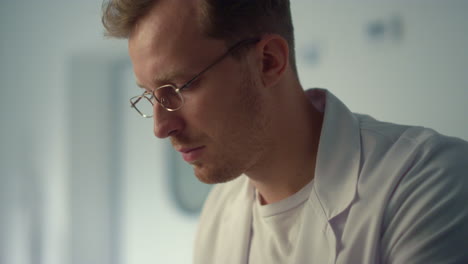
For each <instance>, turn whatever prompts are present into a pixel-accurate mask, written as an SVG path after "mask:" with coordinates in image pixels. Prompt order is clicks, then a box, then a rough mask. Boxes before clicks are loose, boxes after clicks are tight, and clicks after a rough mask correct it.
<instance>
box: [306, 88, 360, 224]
mask: <svg viewBox="0 0 468 264" xmlns="http://www.w3.org/2000/svg"><path fill="white" fill-rule="evenodd" d="M306 95H307V96H308V98H309V100H310V101H311V103H312V104H313V105H314V106H315V107H316V108H317V109H318V110H319V111H322V112H323V113H324V117H323V124H322V131H321V134H320V142H319V147H318V154H317V162H316V164H317V165H316V168H315V180H314V181H315V184H314V191H315V192H316V195H317V198H318V200H319V202H320V205H321V206H322V209H323V211H324V213H325V216H326V217H327V218H328V220H331V219H332V218H333V217H335V216H337V215H338V214H340V213H341V212H343V211H344V210H345V209H346V208H347V207H348V206H349V205H350V204H351V202H352V201H353V199H354V197H355V195H356V188H357V180H358V175H359V167H360V166H359V163H360V155H361V137H360V129H359V121H358V120H357V118H356V117H355V116H354V115H353V113H351V111H350V110H349V109H348V108H347V107H346V106H345V105H344V104H343V103H342V102H341V101H340V100H339V99H338V98H336V97H335V96H334V95H333V94H332V93H330V92H329V91H327V90H325V89H311V90H307V91H306ZM311 197H312V196H311Z"/></svg>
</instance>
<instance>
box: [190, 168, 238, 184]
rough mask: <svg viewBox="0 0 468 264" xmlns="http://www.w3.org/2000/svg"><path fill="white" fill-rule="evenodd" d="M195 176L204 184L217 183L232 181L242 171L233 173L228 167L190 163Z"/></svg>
mask: <svg viewBox="0 0 468 264" xmlns="http://www.w3.org/2000/svg"><path fill="white" fill-rule="evenodd" d="M192 165H193V170H194V173H195V176H196V177H197V178H198V180H199V181H201V182H203V183H206V184H217V183H225V182H229V181H232V180H234V179H236V178H237V177H239V176H240V175H241V174H242V173H235V172H234V171H232V170H228V169H215V168H209V167H206V166H203V165H201V164H192Z"/></svg>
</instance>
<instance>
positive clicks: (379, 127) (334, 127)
mask: <svg viewBox="0 0 468 264" xmlns="http://www.w3.org/2000/svg"><path fill="white" fill-rule="evenodd" d="M307 94H308V96H309V98H310V100H311V102H313V103H314V105H315V106H316V107H317V108H318V109H322V111H324V123H323V126H322V132H321V138H320V143H319V149H318V156H317V166H316V169H315V179H314V187H313V189H312V192H311V193H310V197H309V199H308V201H307V202H306V205H305V206H304V211H303V213H302V216H301V221H302V225H301V226H302V227H301V229H300V231H299V233H298V234H299V235H298V240H297V243H296V245H295V247H296V248H295V250H294V255H293V256H292V257H291V262H290V263H291V264H293V263H297V264H305V263H315V264H317V263H318V264H323V263H340V264H343V263H350V264H370V263H415V264H416V263H418V264H419V263H421V264H422V263H424V264H427V263H444V264H446V263H468V207H467V205H468V143H467V142H465V141H462V140H460V139H456V138H450V137H445V136H441V135H440V134H437V133H436V132H434V131H433V130H430V129H425V128H421V127H408V126H400V125H395V124H390V123H383V122H379V121H376V120H374V119H372V118H371V117H369V116H364V115H357V114H353V113H351V112H350V111H349V110H348V109H347V108H346V106H345V105H344V104H343V103H341V102H340V101H339V100H338V99H337V98H336V97H335V96H334V95H332V94H331V93H330V92H328V91H326V90H321V89H314V90H309V91H307ZM291 136H294V135H291ZM287 176H288V175H285V177H287ZM253 197H254V189H253V187H252V185H251V184H250V182H249V180H248V178H247V177H246V176H240V177H239V178H237V179H236V180H234V181H232V182H229V183H224V184H219V185H217V186H216V187H215V188H213V190H212V192H211V193H210V195H209V197H208V199H207V201H206V203H205V206H204V209H203V212H202V215H201V217H200V223H199V228H198V232H197V236H196V241H195V247H194V263H195V264H211V263H213V264H230V263H232V264H241V263H242V264H244V263H248V256H249V242H250V230H251V221H252V202H253ZM251 264H254V263H251ZM268 264H272V263H268Z"/></svg>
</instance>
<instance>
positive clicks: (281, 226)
mask: <svg viewBox="0 0 468 264" xmlns="http://www.w3.org/2000/svg"><path fill="white" fill-rule="evenodd" d="M312 186H313V181H311V182H309V183H308V184H307V185H306V186H304V187H303V188H302V189H301V190H299V191H298V192H297V193H295V194H293V195H292V196H289V197H287V198H285V199H283V200H281V201H279V202H276V203H272V204H267V205H261V204H260V196H259V195H258V192H257V191H256V192H255V200H254V203H253V206H252V216H253V217H252V227H251V241H250V251H249V264H264V263H269V264H274V263H289V257H290V256H292V255H293V252H294V248H295V245H296V244H297V237H298V236H297V232H298V231H299V230H300V225H301V221H300V218H301V212H302V209H303V208H304V204H305V202H306V201H307V200H308V199H309V195H310V192H311V190H312Z"/></svg>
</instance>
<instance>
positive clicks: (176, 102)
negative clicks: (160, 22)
mask: <svg viewBox="0 0 468 264" xmlns="http://www.w3.org/2000/svg"><path fill="white" fill-rule="evenodd" d="M154 95H155V96H156V98H157V100H158V102H159V103H160V104H161V105H162V106H163V107H164V108H166V109H168V110H176V109H178V108H180V107H181V106H182V96H181V95H180V94H179V93H178V92H177V91H176V88H175V87H173V86H171V85H167V86H162V87H160V88H158V89H156V90H155V91H154Z"/></svg>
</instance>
